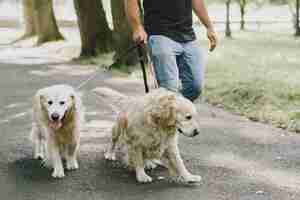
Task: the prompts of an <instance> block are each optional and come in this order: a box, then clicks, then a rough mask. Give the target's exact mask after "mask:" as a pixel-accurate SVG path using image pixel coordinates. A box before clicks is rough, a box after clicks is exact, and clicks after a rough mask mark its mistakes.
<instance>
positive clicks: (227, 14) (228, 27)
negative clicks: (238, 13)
mask: <svg viewBox="0 0 300 200" xmlns="http://www.w3.org/2000/svg"><path fill="white" fill-rule="evenodd" d="M230 3H231V0H227V1H226V30H225V35H226V37H231V30H230Z"/></svg>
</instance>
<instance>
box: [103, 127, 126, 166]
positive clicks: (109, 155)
mask: <svg viewBox="0 0 300 200" xmlns="http://www.w3.org/2000/svg"><path fill="white" fill-rule="evenodd" d="M121 131H122V130H121V129H120V127H119V125H118V124H117V125H115V126H113V128H112V136H111V144H110V145H109V147H108V148H107V150H106V152H105V154H104V157H105V159H107V160H116V152H115V151H116V150H115V149H116V145H117V143H118V141H119V137H120V135H121Z"/></svg>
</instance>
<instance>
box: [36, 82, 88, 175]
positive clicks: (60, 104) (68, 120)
mask: <svg viewBox="0 0 300 200" xmlns="http://www.w3.org/2000/svg"><path fill="white" fill-rule="evenodd" d="M81 109H82V105H81V100H80V97H79V96H78V95H77V93H76V92H75V90H74V89H73V88H72V87H71V86H68V85H54V86H51V87H47V88H44V89H41V90H39V91H38V92H37V93H36V95H35V96H34V99H33V125H32V131H31V137H32V139H33V142H34V158H36V159H38V158H40V159H45V161H46V163H47V164H50V167H52V168H53V173H52V176H53V177H55V178H62V177H64V175H65V174H64V168H63V163H62V159H65V160H66V167H67V169H68V170H73V169H77V168H78V162H77V158H76V156H77V151H78V148H79V140H80V125H81V122H82V120H83V112H82V110H81Z"/></svg>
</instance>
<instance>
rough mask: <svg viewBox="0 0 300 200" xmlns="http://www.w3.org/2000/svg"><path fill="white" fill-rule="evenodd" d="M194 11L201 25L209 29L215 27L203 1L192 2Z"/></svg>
mask: <svg viewBox="0 0 300 200" xmlns="http://www.w3.org/2000/svg"><path fill="white" fill-rule="evenodd" d="M192 4H193V10H194V12H195V14H196V15H197V17H198V18H199V19H200V21H201V23H202V24H203V25H204V26H205V27H206V28H208V29H212V28H213V25H212V23H211V21H210V18H209V16H208V12H207V9H206V7H205V4H204V2H203V0H192Z"/></svg>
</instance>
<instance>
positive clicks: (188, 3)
mask: <svg viewBox="0 0 300 200" xmlns="http://www.w3.org/2000/svg"><path fill="white" fill-rule="evenodd" d="M143 7H144V25H145V29H146V32H147V33H148V34H149V35H165V36H167V37H169V38H171V39H173V40H175V41H178V42H188V41H192V40H195V39H196V36H195V33H194V30H193V27H192V26H193V18H192V0H144V2H143Z"/></svg>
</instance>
